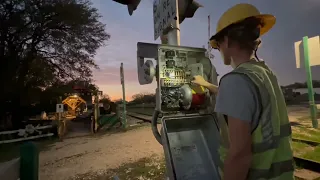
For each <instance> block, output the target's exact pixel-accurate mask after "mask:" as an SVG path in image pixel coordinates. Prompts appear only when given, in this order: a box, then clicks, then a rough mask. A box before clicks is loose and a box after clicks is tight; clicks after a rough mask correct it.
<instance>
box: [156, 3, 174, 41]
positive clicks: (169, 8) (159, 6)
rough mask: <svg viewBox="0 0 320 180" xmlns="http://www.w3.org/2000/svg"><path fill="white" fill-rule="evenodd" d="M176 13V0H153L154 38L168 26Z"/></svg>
mask: <svg viewBox="0 0 320 180" xmlns="http://www.w3.org/2000/svg"><path fill="white" fill-rule="evenodd" d="M176 15H177V12H176V0H154V1H153V25H154V40H157V39H158V37H159V36H160V35H162V33H163V30H165V29H166V28H167V27H169V26H170V24H171V23H172V22H173V21H174V19H175V17H176Z"/></svg>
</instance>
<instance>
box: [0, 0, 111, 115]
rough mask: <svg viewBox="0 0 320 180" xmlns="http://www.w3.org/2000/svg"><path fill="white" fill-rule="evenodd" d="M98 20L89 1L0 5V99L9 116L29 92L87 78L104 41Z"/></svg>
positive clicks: (12, 0) (22, 0)
mask: <svg viewBox="0 0 320 180" xmlns="http://www.w3.org/2000/svg"><path fill="white" fill-rule="evenodd" d="M99 18H100V15H99V14H98V13H97V9H95V8H93V7H92V6H91V3H90V1H89V0H5V1H1V2H0V24H1V25H0V59H1V62H0V63H1V66H0V69H1V73H2V74H1V82H2V87H3V88H1V91H0V100H1V102H7V101H10V102H12V103H13V104H12V105H13V107H14V108H15V110H14V111H15V112H14V113H13V115H21V114H23V113H21V112H20V110H21V109H19V106H20V105H26V104H25V103H26V101H23V98H24V97H28V92H29V91H31V90H33V89H34V88H35V87H39V88H43V87H46V86H50V84H53V83H52V82H54V81H56V80H57V79H59V80H60V81H69V80H71V79H76V78H80V79H84V80H90V79H91V77H92V68H97V65H96V64H95V62H94V60H93V57H94V55H95V53H96V50H97V49H98V48H99V47H100V46H102V45H104V42H105V41H106V40H108V39H109V38H110V35H109V34H107V33H106V32H105V25H104V24H102V23H101V22H100V21H99ZM1 111H2V112H0V113H2V114H3V113H4V111H5V110H4V108H1ZM13 119H20V120H21V119H22V117H13Z"/></svg>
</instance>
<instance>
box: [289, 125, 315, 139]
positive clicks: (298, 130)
mask: <svg viewBox="0 0 320 180" xmlns="http://www.w3.org/2000/svg"><path fill="white" fill-rule="evenodd" d="M292 137H293V138H299V139H305V140H310V141H315V142H319V143H320V129H313V128H308V127H304V126H292Z"/></svg>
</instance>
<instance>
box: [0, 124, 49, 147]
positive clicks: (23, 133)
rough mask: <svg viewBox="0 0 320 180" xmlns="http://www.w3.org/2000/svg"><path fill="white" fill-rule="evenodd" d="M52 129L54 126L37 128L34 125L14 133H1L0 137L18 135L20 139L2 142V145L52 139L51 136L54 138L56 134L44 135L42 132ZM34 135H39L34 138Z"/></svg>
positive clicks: (0, 142)
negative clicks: (46, 138) (45, 138)
mask: <svg viewBox="0 0 320 180" xmlns="http://www.w3.org/2000/svg"><path fill="white" fill-rule="evenodd" d="M51 128H53V126H52V125H47V126H36V127H34V126H32V125H27V126H26V128H25V129H18V130H13V131H2V132H0V136H2V137H3V136H12V135H18V137H19V138H15V139H6V140H1V141H0V144H7V143H14V142H19V141H25V140H31V139H37V138H42V137H50V136H53V135H54V133H51V132H49V133H46V134H43V133H42V131H43V130H45V129H51ZM34 133H38V135H33V136H32V134H34ZM30 135H31V136H30Z"/></svg>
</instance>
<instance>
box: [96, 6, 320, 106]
mask: <svg viewBox="0 0 320 180" xmlns="http://www.w3.org/2000/svg"><path fill="white" fill-rule="evenodd" d="M92 1H93V3H94V6H95V7H96V8H97V9H98V10H99V13H100V14H101V15H102V18H101V21H102V22H103V23H105V24H106V31H107V32H108V33H109V34H110V35H111V38H110V40H109V41H108V42H107V46H105V47H102V48H101V49H99V51H98V53H97V55H96V58H95V59H96V62H97V64H98V65H99V66H100V70H96V71H95V72H94V79H95V81H96V82H95V83H96V84H97V85H98V86H99V88H100V89H101V90H102V91H103V92H104V93H105V94H108V95H109V96H110V97H111V98H112V99H120V98H121V97H122V90H121V84H120V77H119V68H120V63H121V62H123V63H124V74H125V85H126V98H127V99H128V100H130V99H131V96H132V95H134V94H136V93H140V92H151V93H154V91H155V87H156V85H155V80H154V82H153V84H150V85H143V86H142V85H140V84H139V82H138V77H137V69H136V67H137V60H136V50H137V42H150V43H160V40H157V41H154V39H153V16H152V2H153V0H141V3H140V5H139V7H138V9H137V10H136V11H135V12H134V13H133V15H132V16H129V14H128V10H127V7H126V6H124V5H121V4H117V3H115V2H113V1H111V0H92ZM196 1H197V2H199V3H200V4H202V5H203V6H204V7H203V8H200V9H198V11H197V12H196V14H195V16H194V18H192V19H186V20H185V21H184V22H183V24H181V27H180V28H181V45H183V46H192V47H202V46H203V45H206V44H207V41H208V38H207V36H208V35H207V34H208V33H207V29H208V26H207V17H208V15H210V16H211V31H212V33H213V32H214V31H215V28H216V23H217V21H218V19H219V17H220V16H221V15H222V13H223V12H224V11H226V10H227V9H228V8H230V7H231V6H233V5H234V4H237V3H243V2H249V3H252V4H253V5H255V6H256V7H257V8H258V9H259V10H260V11H261V12H262V13H269V14H273V15H275V16H276V17H277V23H276V25H275V26H274V28H273V29H272V30H271V31H270V32H269V33H268V34H266V35H264V36H263V38H262V41H263V42H262V47H261V48H260V49H259V51H258V56H259V57H260V58H262V59H263V60H264V61H265V62H266V63H267V64H268V65H269V66H270V67H271V68H272V69H273V70H274V72H275V73H276V74H277V75H278V79H279V83H280V84H282V85H286V84H290V83H293V82H303V81H305V79H306V73H305V70H304V69H303V68H301V69H296V67H295V57H294V42H296V41H299V40H301V39H302V37H303V36H309V37H313V36H317V35H319V34H320V25H319V19H320V11H319V9H320V0H280V1H279V0H251V1H250V0H196ZM213 53H214V55H215V59H214V60H213V64H214V65H215V66H216V68H217V71H218V73H219V74H220V77H221V75H223V74H225V73H227V72H229V71H230V70H231V68H230V67H226V66H224V65H223V63H222V60H221V56H220V54H219V52H213ZM312 71H313V78H314V79H320V78H319V75H320V68H319V67H313V68H312Z"/></svg>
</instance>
